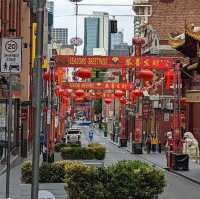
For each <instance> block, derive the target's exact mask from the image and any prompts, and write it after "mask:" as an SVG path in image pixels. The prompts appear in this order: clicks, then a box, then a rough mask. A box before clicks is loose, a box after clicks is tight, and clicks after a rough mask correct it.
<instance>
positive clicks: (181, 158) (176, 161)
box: [172, 153, 189, 171]
mask: <svg viewBox="0 0 200 199" xmlns="http://www.w3.org/2000/svg"><path fill="white" fill-rule="evenodd" d="M172 169H174V170H178V171H188V170H189V155H188V154H179V153H172Z"/></svg>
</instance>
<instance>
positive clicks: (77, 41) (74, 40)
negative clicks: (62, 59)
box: [70, 37, 83, 46]
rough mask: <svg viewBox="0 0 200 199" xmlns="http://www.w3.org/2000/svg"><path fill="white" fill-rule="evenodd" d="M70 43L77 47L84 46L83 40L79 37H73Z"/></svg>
mask: <svg viewBox="0 0 200 199" xmlns="http://www.w3.org/2000/svg"><path fill="white" fill-rule="evenodd" d="M70 43H71V44H72V45H75V46H81V45H82V44H83V40H82V39H81V38H79V37H73V38H71V39H70Z"/></svg>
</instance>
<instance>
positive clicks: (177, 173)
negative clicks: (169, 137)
mask: <svg viewBox="0 0 200 199" xmlns="http://www.w3.org/2000/svg"><path fill="white" fill-rule="evenodd" d="M109 142H110V143H111V144H113V145H116V146H118V145H117V144H116V143H114V142H112V141H111V140H109ZM118 147H119V146H118ZM126 151H128V152H130V151H129V150H126ZM130 154H132V153H131V152H130ZM137 158H138V159H141V160H143V161H145V162H148V163H151V164H152V165H154V166H157V167H159V168H160V169H163V170H165V171H167V172H169V173H173V174H175V175H178V176H181V177H183V178H185V179H187V180H189V181H191V182H193V183H195V184H198V185H200V180H198V179H195V178H191V177H188V176H186V175H184V174H182V173H180V172H178V171H175V170H171V171H169V170H167V169H166V167H163V166H161V165H159V164H156V163H155V162H152V161H150V160H147V159H146V158H143V157H141V155H138V156H137ZM186 172H187V171H186Z"/></svg>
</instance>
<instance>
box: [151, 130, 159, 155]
mask: <svg viewBox="0 0 200 199" xmlns="http://www.w3.org/2000/svg"><path fill="white" fill-rule="evenodd" d="M157 145H158V138H157V136H156V134H154V135H153V136H152V138H151V146H152V152H154V153H155V152H156V146H157Z"/></svg>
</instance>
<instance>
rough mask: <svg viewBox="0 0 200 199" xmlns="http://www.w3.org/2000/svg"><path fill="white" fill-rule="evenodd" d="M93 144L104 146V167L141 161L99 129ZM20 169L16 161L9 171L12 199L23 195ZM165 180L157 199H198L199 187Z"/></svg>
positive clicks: (1, 180) (1, 185)
mask: <svg viewBox="0 0 200 199" xmlns="http://www.w3.org/2000/svg"><path fill="white" fill-rule="evenodd" d="M81 128H82V130H83V134H82V144H83V145H87V144H88V142H89V138H88V131H89V127H81ZM93 142H97V143H101V144H104V145H105V146H106V149H107V153H106V158H105V166H106V165H110V164H113V163H115V162H117V161H119V160H142V161H144V159H143V158H142V157H141V156H142V155H140V156H137V155H133V154H130V153H129V152H128V151H127V150H126V149H125V148H119V147H117V146H116V145H113V144H112V143H111V142H110V141H109V139H108V138H104V137H103V133H102V132H101V131H99V129H95V134H94V140H93ZM154 155H155V156H156V154H154ZM20 169H21V161H20V160H18V161H17V162H16V164H15V165H14V168H12V170H11V186H10V187H11V195H12V198H13V199H21V196H22V195H23V193H22V192H21V191H20V190H21V188H20V183H21V182H20ZM165 173H166V178H167V187H166V188H165V191H164V193H163V194H162V195H160V197H159V199H187V198H192V199H199V195H200V186H199V185H198V184H195V183H193V182H191V181H189V180H186V179H185V178H182V177H180V176H177V175H175V174H172V173H169V172H168V171H165ZM3 198H5V174H3V175H1V176H0V199H3Z"/></svg>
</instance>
